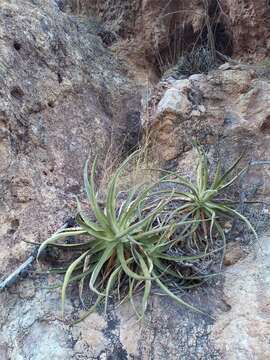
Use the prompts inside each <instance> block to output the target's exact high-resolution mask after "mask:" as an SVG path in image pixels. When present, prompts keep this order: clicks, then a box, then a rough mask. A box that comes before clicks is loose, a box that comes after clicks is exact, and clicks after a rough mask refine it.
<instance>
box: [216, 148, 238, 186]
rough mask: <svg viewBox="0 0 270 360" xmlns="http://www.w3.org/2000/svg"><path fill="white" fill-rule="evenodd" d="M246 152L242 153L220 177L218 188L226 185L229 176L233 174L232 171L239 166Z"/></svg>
mask: <svg viewBox="0 0 270 360" xmlns="http://www.w3.org/2000/svg"><path fill="white" fill-rule="evenodd" d="M243 155H244V154H241V155H240V156H239V158H238V159H237V160H236V161H235V163H234V164H233V165H232V166H231V167H230V168H229V169H228V170H227V171H226V172H225V174H224V175H223V176H221V177H220V179H219V181H217V184H216V188H220V186H223V185H224V182H225V181H226V179H227V178H228V176H229V175H230V174H231V172H232V171H233V170H234V169H235V168H236V167H237V165H238V164H239V162H240V161H241V160H242V158H243Z"/></svg>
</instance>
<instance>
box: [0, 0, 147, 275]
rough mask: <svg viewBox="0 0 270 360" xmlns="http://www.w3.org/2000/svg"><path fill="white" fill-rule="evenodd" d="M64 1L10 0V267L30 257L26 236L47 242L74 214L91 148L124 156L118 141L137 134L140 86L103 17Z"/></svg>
mask: <svg viewBox="0 0 270 360" xmlns="http://www.w3.org/2000/svg"><path fill="white" fill-rule="evenodd" d="M60 9H61V8H59V4H58V2H56V1H46V2H44V1H34V2H32V1H29V0H24V1H19V2H18V1H15V0H12V1H9V0H7V1H2V2H1V11H0V19H1V22H0V23H1V25H0V44H1V46H0V84H1V95H0V173H1V174H0V189H1V190H0V191H1V199H0V223H1V227H0V244H1V248H2V249H3V251H2V253H1V254H0V256H1V265H0V272H1V273H2V274H3V273H4V272H5V268H6V266H7V264H8V262H11V261H12V262H14V263H15V262H16V261H17V260H18V259H19V258H20V255H21V253H23V254H24V256H25V250H26V245H25V243H23V241H24V240H27V241H35V242H39V241H42V240H43V239H44V238H46V237H47V235H48V231H52V229H53V231H54V230H55V229H56V228H57V227H58V226H59V225H61V224H62V223H63V221H64V219H65V218H66V217H68V216H70V215H71V214H72V212H73V209H74V205H75V204H74V198H73V196H74V194H79V193H80V191H81V190H82V187H81V185H82V168H83V164H84V162H85V161H86V159H87V158H88V157H89V156H90V157H91V158H92V159H93V158H94V156H95V155H96V154H98V155H99V159H100V163H101V162H102V161H104V158H105V156H106V152H107V151H108V149H109V148H110V151H111V152H112V151H115V155H114V156H115V157H117V152H116V148H117V147H121V145H123V146H124V147H127V148H128V147H129V146H133V144H134V142H135V143H136V141H137V138H136V135H137V134H136V132H137V130H138V124H139V116H138V114H139V111H140V98H139V95H138V90H137V88H136V86H135V85H134V83H131V82H130V81H129V80H128V78H127V77H126V75H125V69H123V67H122V66H121V65H120V64H119V63H118V62H117V61H115V59H114V58H113V56H112V54H111V53H110V51H108V50H106V49H105V48H104V46H103V43H102V40H101V39H100V37H99V36H97V35H96V27H95V24H94V23H93V22H91V23H90V22H88V21H86V20H80V19H75V18H73V17H72V16H68V15H66V14H64V13H63V12H61V10H60ZM127 126H128V127H129V129H130V127H131V130H132V129H133V136H134V137H133V139H131V142H130V139H129V138H128V137H126V134H127ZM131 133H132V132H131ZM123 139H126V142H125V144H123V143H124V140H123ZM132 142H133V143H132ZM7 254H8V255H9V256H7ZM11 265H12V264H11Z"/></svg>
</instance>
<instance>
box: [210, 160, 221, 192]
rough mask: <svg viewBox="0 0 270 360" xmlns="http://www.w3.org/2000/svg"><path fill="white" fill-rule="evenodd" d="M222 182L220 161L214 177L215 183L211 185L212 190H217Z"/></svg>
mask: <svg viewBox="0 0 270 360" xmlns="http://www.w3.org/2000/svg"><path fill="white" fill-rule="evenodd" d="M221 182H222V176H221V161H220V160H219V161H218V164H217V168H216V172H215V176H214V180H213V183H212V185H211V189H212V190H213V189H216V188H217V187H218V186H219V184H221Z"/></svg>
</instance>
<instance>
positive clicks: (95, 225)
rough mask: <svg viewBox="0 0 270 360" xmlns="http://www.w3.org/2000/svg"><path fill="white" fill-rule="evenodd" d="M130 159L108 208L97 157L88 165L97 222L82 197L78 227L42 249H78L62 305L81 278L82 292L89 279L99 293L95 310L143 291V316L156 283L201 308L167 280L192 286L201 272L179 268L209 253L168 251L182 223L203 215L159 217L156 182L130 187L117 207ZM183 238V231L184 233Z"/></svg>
mask: <svg viewBox="0 0 270 360" xmlns="http://www.w3.org/2000/svg"><path fill="white" fill-rule="evenodd" d="M129 159H130V158H128V159H127V160H126V161H125V162H124V163H123V164H122V165H121V166H120V167H119V168H118V170H117V171H116V173H115V175H114V176H113V177H112V178H111V180H110V182H109V184H108V188H107V196H106V201H105V204H104V206H103V207H102V206H101V205H100V203H99V202H98V200H97V196H98V194H97V191H96V190H95V183H94V176H95V168H96V161H95V162H94V163H93V166H92V171H91V175H90V177H89V176H88V162H86V165H85V168H84V185H85V190H86V194H87V198H88V201H89V205H90V207H91V210H92V213H93V215H94V218H95V219H94V220H92V218H90V217H89V216H87V215H86V214H85V213H84V212H83V211H82V207H81V205H80V203H79V201H78V216H77V223H78V226H77V227H73V228H69V229H64V230H62V231H59V232H57V233H55V234H54V235H53V236H51V237H50V238H49V239H47V240H46V241H45V242H44V243H43V244H42V245H41V246H40V248H39V251H38V258H39V256H40V254H41V252H42V251H43V250H44V249H45V248H46V247H47V246H58V247H60V248H68V249H70V250H76V252H75V253H76V254H78V253H79V255H78V256H77V258H76V259H75V260H72V262H71V263H70V264H69V265H68V266H67V268H65V269H64V273H65V275H64V281H63V284H62V309H64V302H65V298H66V290H67V287H68V286H69V285H70V284H71V283H72V282H79V289H80V295H81V294H82V289H83V288H84V286H85V284H86V280H87V282H88V286H89V289H90V291H91V292H92V294H95V295H96V297H97V300H96V303H95V304H94V306H93V307H92V308H91V309H90V310H89V311H92V310H93V309H94V308H95V307H96V306H97V304H99V303H100V302H101V301H104V302H105V309H106V307H107V303H108V299H109V297H110V296H111V295H112V294H113V293H116V292H117V293H118V296H119V298H120V299H125V298H127V297H128V298H129V299H130V301H131V303H132V304H133V303H134V302H133V296H134V294H135V293H136V292H138V291H142V292H143V295H142V301H141V310H139V311H137V309H136V308H135V307H134V308H135V311H136V312H137V314H138V316H139V317H141V316H143V315H144V313H145V310H146V308H147V303H148V299H149V296H150V292H151V288H152V286H153V284H155V285H157V286H158V287H159V288H160V289H161V290H162V291H163V292H164V293H165V294H167V295H168V296H170V297H171V298H173V299H174V300H175V301H177V302H178V303H180V304H182V305H185V306H187V307H188V308H190V309H193V310H196V311H199V312H201V311H200V310H199V309H196V308H195V307H193V306H192V305H191V304H189V303H187V302H185V301H184V300H182V299H181V298H180V297H178V296H176V295H175V294H174V293H173V292H172V291H171V289H170V288H169V284H168V279H170V278H172V277H173V278H175V279H177V281H179V282H180V283H181V286H182V287H183V288H184V287H185V286H187V287H188V286H189V285H190V283H191V282H192V281H193V280H198V278H199V276H190V275H189V276H187V275H186V276H185V275H184V274H183V272H182V271H180V269H181V268H183V267H184V264H185V261H189V262H192V261H197V260H198V259H199V258H200V257H202V256H205V255H195V256H175V255H172V253H171V252H170V251H169V250H170V248H171V247H172V246H173V244H174V240H173V237H172V234H173V232H174V230H175V229H176V228H178V227H185V226H187V225H188V224H195V223H197V222H198V221H199V222H200V221H201V220H200V219H195V220H194V219H193V220H184V221H183V220H179V221H178V222H171V223H170V222H168V221H166V220H162V221H159V220H158V218H159V214H161V213H162V212H163V211H164V209H165V207H166V205H167V203H168V202H169V201H170V197H169V198H168V199H161V201H158V202H157V203H155V206H153V205H151V206H149V202H148V200H149V197H150V196H151V191H152V190H153V189H154V187H155V186H156V184H152V185H151V186H148V187H140V188H139V189H133V190H130V191H129V192H128V194H127V196H126V198H125V200H123V201H122V204H121V206H118V199H119V192H118V191H117V180H118V178H119V176H120V173H121V171H122V169H123V167H124V166H125V165H126V164H127V162H128V161H129ZM71 236H72V237H74V236H75V237H81V236H83V238H84V241H80V242H78V243H71V244H70V243H59V242H58V241H59V240H64V239H66V238H68V237H71ZM183 236H184V234H183Z"/></svg>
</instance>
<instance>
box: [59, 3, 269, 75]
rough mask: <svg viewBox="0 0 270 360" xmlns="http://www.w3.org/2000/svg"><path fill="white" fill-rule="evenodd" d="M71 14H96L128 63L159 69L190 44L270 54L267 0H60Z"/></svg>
mask: <svg viewBox="0 0 270 360" xmlns="http://www.w3.org/2000/svg"><path fill="white" fill-rule="evenodd" d="M63 2H64V3H65V4H66V7H67V8H68V9H69V10H70V11H71V12H73V13H77V14H78V13H80V14H88V15H98V16H99V17H100V18H101V19H102V21H103V23H104V24H105V26H106V29H107V30H110V31H112V32H113V33H114V34H115V40H116V39H118V41H117V44H116V43H115V46H114V47H115V51H116V52H118V53H119V54H124V55H125V56H126V55H127V54H128V55H129V58H130V60H131V61H132V63H133V64H135V65H137V66H138V65H139V66H142V67H145V66H146V67H147V69H148V71H149V68H152V70H153V71H155V72H156V71H157V72H159V71H160V70H161V71H162V70H163V69H164V67H165V68H166V67H167V65H168V62H169V63H172V62H174V61H175V60H176V58H177V53H179V52H182V51H186V50H190V49H192V47H193V46H194V44H196V45H198V43H203V44H206V43H207V42H208V41H209V40H211V39H210V38H209V29H211V31H212V33H213V34H212V35H213V40H214V42H215V46H216V48H217V49H218V50H219V51H221V52H222V53H224V54H226V55H229V56H231V55H233V56H236V57H238V58H243V59H246V60H247V59H249V60H252V59H263V58H265V57H268V56H269V55H270V45H269V41H268V40H267V39H268V38H269V26H268V23H269V20H270V6H269V2H268V1H267V0H258V1H253V0H247V1H243V0H226V1H218V0H205V1H203V0H192V1H187V0H181V1H178V0H172V1H165V0H157V1H156V0H155V1H153V0H140V1H136V0H135V1H133V0H130V1H121V2H120V1H115V0H99V1H96V0H64V1H63ZM112 42H113V41H112Z"/></svg>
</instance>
